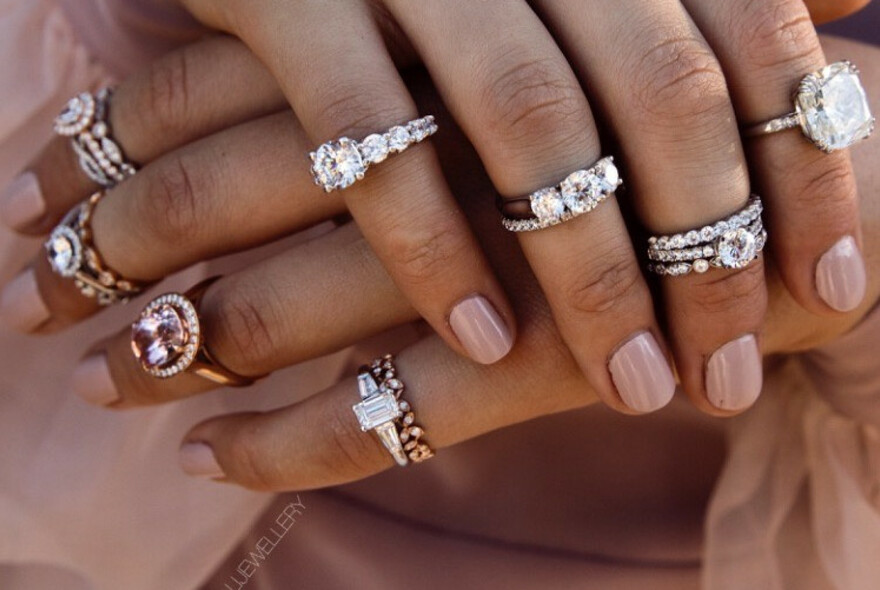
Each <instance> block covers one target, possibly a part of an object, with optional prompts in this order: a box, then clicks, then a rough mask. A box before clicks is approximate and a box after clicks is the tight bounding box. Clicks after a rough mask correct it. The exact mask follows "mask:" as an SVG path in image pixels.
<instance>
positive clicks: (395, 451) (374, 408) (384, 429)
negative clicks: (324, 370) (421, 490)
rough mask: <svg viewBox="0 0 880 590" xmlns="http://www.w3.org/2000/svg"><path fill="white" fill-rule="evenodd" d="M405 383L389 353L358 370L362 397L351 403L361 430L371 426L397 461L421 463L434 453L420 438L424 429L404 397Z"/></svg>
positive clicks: (399, 462) (398, 462)
mask: <svg viewBox="0 0 880 590" xmlns="http://www.w3.org/2000/svg"><path fill="white" fill-rule="evenodd" d="M405 390H406V386H405V385H404V384H403V381H401V380H400V379H399V377H398V375H397V367H396V366H395V364H394V357H393V356H392V355H390V354H388V355H385V356H384V357H382V358H380V359H376V360H374V361H373V362H372V363H371V364H370V365H369V366H364V367H361V369H360V371H359V372H358V393H359V394H360V397H361V401H360V402H359V403H357V404H355V405H353V406H352V410H353V411H354V414H355V416H357V419H358V423H359V424H360V426H361V430H363V431H364V432H367V431H368V430H372V431H374V432H375V433H376V436H377V437H378V438H379V440H380V441H381V442H382V444H383V445H384V446H385V448H386V449H387V450H388V452H389V453H390V454H391V456H392V457H394V460H395V461H397V464H398V465H400V466H401V467H404V466H406V465H407V464H408V463H409V462H410V461H412V462H413V463H421V462H422V461H425V460H427V459H430V458H431V457H433V456H434V451H433V450H432V449H431V447H430V446H429V445H428V443H426V442H425V441H424V439H423V438H422V437H423V436H424V434H425V431H424V429H423V428H422V427H421V426H419V425H418V424H416V418H415V413H414V412H413V409H412V406H410V404H409V402H407V401H406V400H405V399H403V394H404V392H405Z"/></svg>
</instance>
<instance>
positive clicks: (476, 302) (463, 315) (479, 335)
mask: <svg viewBox="0 0 880 590" xmlns="http://www.w3.org/2000/svg"><path fill="white" fill-rule="evenodd" d="M449 325H450V326H452V331H453V332H455V335H456V336H457V337H458V340H459V342H461V345H462V346H464V348H465V350H467V352H468V354H469V355H470V357H471V358H472V359H474V360H475V361H477V362H478V363H482V364H484V365H491V364H492V363H495V362H497V361H500V360H501V359H502V358H504V357H505V356H506V355H507V353H508V352H510V349H511V348H512V347H513V337H512V336H511V335H510V330H509V329H508V328H507V325H506V324H505V323H504V320H503V319H501V316H500V315H498V312H497V311H495V308H494V307H492V304H491V303H489V301H488V300H487V299H486V298H485V297H483V296H481V295H474V296H473V297H468V298H467V299H465V300H464V301H462V302H460V303H459V304H458V305H456V306H455V309H453V310H452V313H451V314H450V315H449Z"/></svg>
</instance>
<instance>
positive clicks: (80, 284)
mask: <svg viewBox="0 0 880 590" xmlns="http://www.w3.org/2000/svg"><path fill="white" fill-rule="evenodd" d="M105 194H106V193H105V192H104V191H98V192H96V193H95V194H93V195H92V196H91V197H89V198H88V199H87V200H85V201H84V202H82V203H80V204H79V205H77V206H76V207H74V208H73V209H71V210H70V211H69V212H68V213H67V215H66V216H65V217H64V219H62V220H61V223H59V224H58V225H57V226H56V227H55V229H54V230H52V233H51V234H50V235H49V239H48V240H46V243H45V245H44V248H45V250H46V256H47V258H48V259H49V265H50V266H51V267H52V270H53V271H54V272H55V273H56V274H58V275H61V276H62V277H65V278H72V279H73V281H74V284H75V285H76V287H77V288H78V289H79V291H80V293H82V294H83V295H84V296H86V297H89V298H93V299H95V300H96V301H97V302H98V304H99V305H102V306H104V305H112V304H115V303H125V302H127V301H128V300H129V299H131V298H132V297H134V296H136V295H138V294H140V293H141V292H142V291H143V290H144V288H146V286H147V284H146V283H142V282H139V281H133V280H130V279H126V278H125V277H123V276H122V275H120V274H119V273H118V272H116V271H114V270H113V269H111V268H110V267H109V266H107V264H106V263H105V262H104V260H103V258H102V257H101V255H100V254H99V252H98V250H97V249H96V248H95V244H94V241H93V239H92V227H91V220H92V214H93V213H94V210H95V206H96V205H97V204H98V202H99V201H100V200H101V199H102V198H104V195H105Z"/></svg>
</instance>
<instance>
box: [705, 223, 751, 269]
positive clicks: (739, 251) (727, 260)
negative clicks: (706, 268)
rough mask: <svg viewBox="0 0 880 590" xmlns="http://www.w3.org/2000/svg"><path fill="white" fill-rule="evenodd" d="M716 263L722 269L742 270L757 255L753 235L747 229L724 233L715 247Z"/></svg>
mask: <svg viewBox="0 0 880 590" xmlns="http://www.w3.org/2000/svg"><path fill="white" fill-rule="evenodd" d="M715 251H716V252H717V253H718V255H717V258H716V260H717V262H718V264H719V265H720V266H722V267H724V268H743V267H744V266H746V265H747V264H748V263H749V262H751V261H752V260H754V258H755V256H756V255H757V243H756V240H755V235H754V234H753V233H752V232H750V231H748V230H747V229H743V228H740V229H735V230H728V231H726V232H724V233H723V234H722V235H721V237H720V238H718V243H717V244H716V245H715Z"/></svg>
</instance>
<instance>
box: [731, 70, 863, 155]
mask: <svg viewBox="0 0 880 590" xmlns="http://www.w3.org/2000/svg"><path fill="white" fill-rule="evenodd" d="M794 109H795V110H794V112H793V113H790V114H788V115H785V116H783V117H779V118H776V119H773V120H771V121H767V122H766V123H761V124H760V125H754V126H752V127H748V128H746V129H744V130H743V135H744V136H746V137H757V136H760V135H767V134H769V133H776V132H778V131H785V130H786V129H794V128H795V127H800V128H801V131H802V132H803V134H804V136H805V137H806V138H807V139H809V140H810V141H811V142H812V143H813V145H815V146H816V147H818V148H819V149H821V150H822V151H825V152H833V151H835V150H841V149H845V148H848V147H849V146H851V145H853V144H854V143H857V142H859V141H861V140H863V139H867V138H868V136H869V135H871V132H872V131H873V130H874V117H873V116H872V115H871V108H870V106H869V105H868V98H867V96H866V95H865V89H864V87H863V86H862V82H861V80H860V79H859V70H858V68H856V66H854V65H853V64H852V63H850V62H848V61H841V62H837V63H833V64H831V65H829V66H826V67H824V68H822V69H821V70H819V71H818V72H814V73H812V74H808V75H807V76H805V77H804V78H803V79H802V80H801V83H800V85H799V86H798V89H797V92H796V93H795V96H794Z"/></svg>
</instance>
